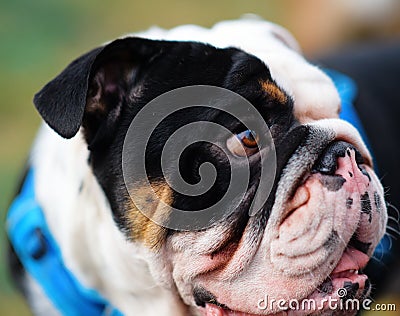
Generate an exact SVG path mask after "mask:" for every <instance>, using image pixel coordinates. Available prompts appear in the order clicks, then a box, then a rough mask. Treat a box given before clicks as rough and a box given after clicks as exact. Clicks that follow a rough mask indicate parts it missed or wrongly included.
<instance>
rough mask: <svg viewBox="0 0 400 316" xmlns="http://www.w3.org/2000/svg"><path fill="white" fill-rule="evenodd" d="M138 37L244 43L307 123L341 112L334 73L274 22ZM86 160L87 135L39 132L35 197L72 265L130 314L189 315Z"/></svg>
mask: <svg viewBox="0 0 400 316" xmlns="http://www.w3.org/2000/svg"><path fill="white" fill-rule="evenodd" d="M136 35H138V36H142V37H147V38H152V39H156V38H157V39H168V40H194V41H201V42H207V43H210V44H212V45H215V46H218V47H227V46H236V47H239V48H242V49H244V50H245V51H247V52H249V53H252V54H254V55H256V56H257V57H259V58H261V59H262V60H263V61H264V62H265V63H266V64H267V65H268V67H269V69H270V71H271V74H272V76H273V78H274V79H275V80H276V81H277V82H278V84H279V85H280V86H281V87H282V88H284V89H285V90H286V91H287V92H288V93H289V94H291V95H292V96H293V97H294V99H295V111H296V115H297V117H298V118H299V119H301V120H302V121H303V122H305V121H312V120H314V119H319V118H325V117H335V116H336V115H337V112H338V106H339V97H338V95H337V92H336V90H335V89H334V87H333V85H332V82H331V81H330V79H329V78H328V77H327V76H325V75H324V74H323V73H322V72H321V71H319V70H318V69H317V68H316V67H314V66H311V65H310V64H308V63H307V62H306V61H305V60H304V59H303V57H301V56H300V55H299V54H298V52H297V51H298V45H297V43H296V41H295V40H294V39H293V37H292V36H291V35H290V34H289V33H288V32H287V31H286V30H284V29H283V28H281V27H278V26H276V25H274V24H272V23H269V22H265V21H261V20H256V19H245V20H238V21H225V22H221V23H218V24H216V25H215V26H214V27H213V28H212V29H205V28H202V27H198V26H194V25H186V26H180V27H177V28H174V29H172V30H170V31H166V30H162V29H160V28H152V29H150V30H149V31H147V32H144V33H139V34H136ZM282 40H283V41H282ZM321 95H323V97H321ZM311 109H312V111H311ZM87 159H88V150H87V149H86V144H85V142H84V140H83V138H82V134H81V133H78V134H77V135H76V136H75V137H74V138H73V139H70V140H65V139H62V138H61V137H60V136H58V135H56V133H55V132H53V131H51V130H50V129H49V128H48V127H42V129H41V130H40V132H39V135H38V137H37V141H36V144H35V146H34V150H33V152H32V157H31V162H32V164H33V166H34V168H35V170H36V183H35V185H36V189H37V199H38V202H39V203H40V205H41V206H42V207H43V210H44V213H45V216H46V219H47V222H48V225H49V227H50V230H51V231H52V233H53V234H54V237H55V239H56V241H57V242H58V244H59V246H60V248H61V249H62V254H63V257H64V260H65V262H66V265H67V267H68V268H69V269H70V270H71V271H72V272H73V273H74V275H75V276H76V277H77V278H78V279H79V280H80V282H81V283H82V284H84V285H85V286H87V287H90V288H95V289H96V290H98V291H99V292H100V293H101V294H102V295H104V296H105V297H106V298H107V299H108V300H109V301H110V302H111V303H112V304H113V305H114V306H116V307H117V308H118V309H120V310H121V311H122V312H123V313H124V314H125V315H142V316H146V315H174V316H178V315H185V312H184V311H178V310H176V309H174V308H176V306H179V303H178V302H176V301H175V299H174V296H173V295H172V294H171V291H169V289H164V288H162V287H161V286H159V285H157V284H156V283H155V281H154V278H153V277H152V275H151V272H150V271H149V267H148V264H147V260H148V259H149V256H151V254H150V253H149V252H148V251H147V250H146V249H145V248H144V247H142V246H140V245H139V244H132V243H128V242H127V241H126V240H125V239H124V237H123V235H122V233H121V232H120V231H119V230H118V228H117V227H116V225H115V223H114V221H113V219H112V216H111V210H110V207H109V204H108V202H107V200H106V198H105V196H104V193H103V191H102V190H101V188H100V187H99V185H98V183H97V181H96V179H95V177H94V175H93V174H92V172H91V169H90V168H89V166H88V163H87ZM81 186H82V191H81V192H79V188H80V187H81Z"/></svg>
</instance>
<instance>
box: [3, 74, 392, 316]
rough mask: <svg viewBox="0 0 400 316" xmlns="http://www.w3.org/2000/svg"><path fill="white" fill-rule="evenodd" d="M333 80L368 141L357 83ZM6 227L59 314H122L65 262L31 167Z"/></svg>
mask: <svg viewBox="0 0 400 316" xmlns="http://www.w3.org/2000/svg"><path fill="white" fill-rule="evenodd" d="M324 71H325V72H326V73H327V74H328V75H329V76H330V77H331V79H332V80H333V82H334V83H335V85H336V88H337V89H338V91H339V95H340V98H341V101H342V111H341V113H340V118H342V119H344V120H346V121H348V122H349V123H351V124H352V125H354V126H355V127H356V128H357V129H358V130H359V132H360V134H361V136H362V137H363V139H364V141H365V143H366V144H367V146H368V147H369V149H371V147H370V146H369V144H368V141H367V137H366V133H365V131H364V128H363V127H362V124H361V121H360V119H359V118H358V116H357V112H356V111H355V109H354V107H353V102H354V99H355V97H356V93H357V87H356V85H355V83H354V81H353V80H351V79H350V78H349V77H347V76H345V75H343V74H341V73H338V72H336V71H332V70H327V69H325V70H324ZM7 229H8V236H9V239H10V242H11V243H12V245H13V247H14V249H15V251H16V253H17V255H18V257H19V259H20V260H21V263H22V265H23V266H24V267H25V269H26V270H27V271H28V272H29V274H30V275H31V276H32V277H33V278H34V279H35V280H36V281H37V282H38V283H39V284H40V286H41V287H42V288H43V290H44V292H45V294H46V295H47V297H48V298H49V299H50V300H51V301H52V303H53V305H54V306H55V307H56V308H57V309H58V310H59V311H60V313H61V314H62V315H67V316H70V315H71V316H78V315H82V316H87V315H90V316H92V315H93V316H98V315H99V316H100V315H111V316H122V314H121V312H119V311H118V310H116V309H115V308H114V307H113V306H111V305H110V304H109V302H107V301H106V300H105V299H104V298H103V297H102V296H100V294H99V293H97V292H96V291H95V290H93V289H88V288H85V287H84V286H83V285H82V284H80V283H79V281H78V280H77V279H76V277H75V276H74V275H73V274H72V272H71V271H70V270H68V268H67V267H66V266H65V264H64V261H63V258H62V255H61V252H60V249H59V247H58V245H57V243H56V241H55V240H54V238H53V236H52V234H51V232H50V230H49V228H48V226H47V223H46V220H45V217H44V215H43V211H42V209H41V207H40V206H39V204H38V203H37V201H36V199H35V186H34V170H30V171H29V172H28V174H27V176H26V179H25V182H24V185H23V187H22V190H21V192H20V194H19V195H18V196H17V198H16V199H15V200H14V202H13V203H12V205H11V207H10V209H9V212H8V216H7ZM389 246H390V241H389V240H388V239H387V237H386V235H385V237H384V238H383V239H382V240H381V243H380V244H379V245H378V247H377V250H376V251H375V254H374V255H375V256H376V257H378V258H381V257H382V256H383V255H385V254H386V253H388V252H389V249H390V248H389Z"/></svg>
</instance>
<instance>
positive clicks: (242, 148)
mask: <svg viewBox="0 0 400 316" xmlns="http://www.w3.org/2000/svg"><path fill="white" fill-rule="evenodd" d="M258 141H259V137H258V135H257V134H256V132H254V131H251V130H246V131H244V132H241V133H239V134H237V135H235V136H234V137H231V138H229V139H228V141H227V143H226V145H227V147H228V149H229V150H230V151H231V152H232V153H233V154H235V155H236V156H241V157H244V156H250V155H252V154H254V153H255V152H256V151H257V150H258Z"/></svg>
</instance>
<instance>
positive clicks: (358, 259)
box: [331, 247, 369, 274]
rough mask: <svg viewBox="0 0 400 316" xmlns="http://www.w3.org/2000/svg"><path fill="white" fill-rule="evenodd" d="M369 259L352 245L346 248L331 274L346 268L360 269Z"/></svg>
mask: <svg viewBox="0 0 400 316" xmlns="http://www.w3.org/2000/svg"><path fill="white" fill-rule="evenodd" d="M368 261H369V257H368V256H367V255H366V254H365V253H363V252H361V251H359V250H357V249H354V248H352V247H348V248H346V250H345V252H344V253H343V256H342V258H341V259H340V261H339V263H338V265H337V266H336V268H335V269H334V270H333V271H332V273H331V274H335V273H339V272H343V271H347V270H360V269H363V268H364V267H365V266H366V265H367V263H368Z"/></svg>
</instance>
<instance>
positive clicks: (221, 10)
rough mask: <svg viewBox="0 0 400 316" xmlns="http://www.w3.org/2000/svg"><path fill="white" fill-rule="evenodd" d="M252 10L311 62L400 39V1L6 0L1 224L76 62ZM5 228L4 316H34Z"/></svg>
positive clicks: (0, 236)
mask: <svg viewBox="0 0 400 316" xmlns="http://www.w3.org/2000/svg"><path fill="white" fill-rule="evenodd" d="M245 13H255V14H257V15H259V16H261V17H263V18H265V19H268V20H270V21H273V22H276V23H278V24H281V25H283V26H284V27H286V28H287V29H289V30H290V31H291V32H292V33H293V34H294V35H295V37H296V38H297V39H298V41H299V43H300V45H301V47H302V49H303V51H304V53H305V54H306V55H307V56H308V57H310V58H313V57H315V56H320V55H323V54H327V53H330V52H333V51H336V50H339V49H340V48H341V47H344V46H347V45H349V44H354V43H357V42H364V41H370V40H388V39H393V38H397V39H400V1H398V0H379V1H376V0H324V1H320V0H302V1H296V0H262V1H261V0H246V1H239V0H218V1H215V0H202V1H193V0H169V1H161V0H146V1H141V2H139V1H134V0H133V1H124V0H113V1H111V2H99V1H95V0H86V1H78V0H69V1H62V0H59V1H52V0H36V1H30V0H0V87H1V88H0V140H1V146H0V216H1V223H4V218H5V213H6V209H7V207H8V204H9V203H10V201H11V199H12V197H13V192H14V190H15V188H16V185H17V181H18V176H19V174H20V172H21V170H22V168H23V165H24V162H25V161H26V158H27V155H28V152H29V149H30V145H31V142H32V140H33V139H34V136H35V132H36V129H37V127H38V126H39V124H40V119H39V116H38V114H37V113H36V111H35V109H34V107H33V104H32V97H33V95H34V93H35V92H37V91H38V90H39V89H40V88H41V87H42V86H43V85H44V84H45V83H46V82H47V81H49V80H50V79H52V78H53V77H54V76H55V75H56V74H57V73H58V72H60V71H61V70H62V69H63V68H64V67H65V66H66V65H67V64H68V63H69V62H70V61H72V59H74V58H76V57H77V56H79V55H81V54H82V53H84V52H86V51H88V50H90V49H92V48H93V47H95V46H98V45H99V44H101V43H103V42H105V41H108V40H111V39H114V38H115V37H118V36H119V35H121V34H125V33H128V32H135V31H140V30H144V29H146V28H148V27H150V26H153V25H158V26H161V27H164V28H171V27H174V26H176V25H180V24H188V23H190V24H199V25H203V26H207V27H209V26H212V25H213V24H214V23H216V22H218V21H220V20H223V19H236V18H238V17H240V16H241V15H242V14H245ZM399 58H400V56H399ZM3 227H4V225H3V224H1V225H0V256H1V260H0V315H7V316H8V315H11V316H12V315H19V316H21V315H22V316H23V315H30V314H29V312H28V310H27V308H26V305H25V303H24V301H23V300H22V299H21V298H20V296H19V295H18V294H16V292H15V289H14V287H13V286H12V284H11V282H10V280H9V276H8V272H7V269H6V265H5V259H6V239H5V233H4V229H3ZM398 303H399V302H398ZM398 308H399V309H400V304H398ZM380 315H384V313H382V314H380ZM391 315H400V312H399V311H398V312H397V313H394V314H393V313H391Z"/></svg>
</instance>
